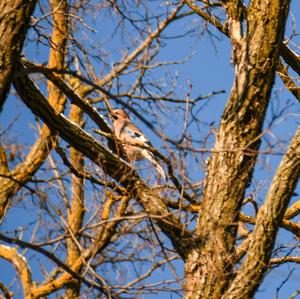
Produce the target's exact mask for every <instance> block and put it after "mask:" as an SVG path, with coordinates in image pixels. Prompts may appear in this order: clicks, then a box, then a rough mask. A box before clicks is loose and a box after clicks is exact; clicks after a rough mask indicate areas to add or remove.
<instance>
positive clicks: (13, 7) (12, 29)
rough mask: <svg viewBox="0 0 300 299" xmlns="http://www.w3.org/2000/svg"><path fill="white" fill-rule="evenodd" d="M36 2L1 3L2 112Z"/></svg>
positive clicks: (32, 0) (26, 0)
mask: <svg viewBox="0 0 300 299" xmlns="http://www.w3.org/2000/svg"><path fill="white" fill-rule="evenodd" d="M36 2H37V1H36V0H6V1H5V0H2V1H1V2H0V45H1V47H0V112H1V110H2V107H3V104H4V102H5V100H6V96H7V94H8V91H9V88H10V82H11V79H12V74H13V71H14V67H15V65H16V62H17V61H18V60H19V57H20V53H21V51H22V47H23V42H24V39H25V36H26V32H27V30H28V27H29V22H30V17H31V15H32V12H33V10H34V7H35V4H36Z"/></svg>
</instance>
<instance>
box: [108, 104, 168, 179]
mask: <svg viewBox="0 0 300 299" xmlns="http://www.w3.org/2000/svg"><path fill="white" fill-rule="evenodd" d="M111 117H112V119H113V129H114V132H115V135H116V137H117V138H118V139H120V140H121V141H122V143H123V144H122V145H123V148H124V151H125V153H126V155H127V157H128V159H129V161H130V163H131V164H133V163H134V161H137V160H142V159H147V160H149V161H150V162H151V163H152V164H153V166H154V167H155V169H156V170H157V172H158V173H159V174H160V175H161V176H162V177H163V178H164V179H165V180H166V178H167V176H166V173H165V171H164V169H163V168H162V166H161V165H160V164H159V160H158V159H157V158H156V157H155V156H154V155H153V153H152V152H151V151H149V150H148V149H147V147H153V146H152V144H151V142H150V140H149V139H148V138H147V137H146V136H145V135H144V134H143V132H142V131H141V130H140V129H139V128H138V127H136V126H135V125H134V124H133V123H132V122H131V120H130V118H129V115H128V114H127V112H126V111H125V110H123V109H114V110H113V111H112V112H111ZM130 144H134V145H137V146H134V145H130ZM138 145H141V147H139V146H138Z"/></svg>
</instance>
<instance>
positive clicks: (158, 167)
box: [143, 150, 167, 181]
mask: <svg viewBox="0 0 300 299" xmlns="http://www.w3.org/2000/svg"><path fill="white" fill-rule="evenodd" d="M143 156H144V157H145V158H146V159H147V160H149V161H150V162H151V163H152V164H153V166H154V167H155V169H156V171H157V172H158V173H159V174H160V175H161V177H162V178H163V179H164V180H165V181H167V174H166V172H165V170H164V169H163V167H162V166H161V165H160V163H159V160H158V159H157V158H156V157H155V156H154V155H153V154H152V153H151V152H149V151H147V150H143Z"/></svg>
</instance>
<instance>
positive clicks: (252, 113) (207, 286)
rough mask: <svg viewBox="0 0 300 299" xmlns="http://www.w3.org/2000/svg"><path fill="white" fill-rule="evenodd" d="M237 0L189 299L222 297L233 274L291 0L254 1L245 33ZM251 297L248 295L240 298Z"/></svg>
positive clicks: (189, 267) (189, 271) (189, 268)
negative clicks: (230, 70)
mask: <svg viewBox="0 0 300 299" xmlns="http://www.w3.org/2000/svg"><path fill="white" fill-rule="evenodd" d="M235 2H236V1H227V2H226V8H227V14H228V18H229V33H230V37H231V40H232V48H233V50H232V59H233V62H234V63H235V64H236V78H235V81H234V84H233V87H232V91H231V95H230V98H229V100H228V103H227V106H226V108H225V111H224V113H223V116H222V119H221V124H220V127H219V129H218V133H217V136H216V139H217V140H216V143H215V147H214V151H215V152H214V154H213V155H212V157H211V161H210V163H209V166H208V174H207V178H206V182H205V191H204V199H203V202H202V207H203V208H202V209H201V211H200V216H199V221H198V226H197V232H198V234H199V236H200V240H201V243H200V246H199V248H193V249H192V250H191V251H190V255H189V257H188V260H187V263H186V298H216V299H219V298H221V297H222V296H223V294H224V292H225V290H226V289H227V288H228V286H229V285H230V281H231V280H232V279H233V277H234V275H235V274H234V273H233V266H234V265H235V256H234V245H235V237H236V231H237V223H238V215H239V211H240V208H241V204H242V201H243V198H244V194H245V190H246V188H247V185H248V183H249V182H250V180H251V177H252V172H253V169H254V165H255V161H256V157H257V150H258V149H259V145H260V137H261V132H262V126H263V121H264V118H265V112H266V109H267V106H268V103H269V98H270V94H271V90H272V86H273V82H274V77H275V67H276V63H277V61H278V56H279V48H280V43H281V41H282V39H283V33H284V27H285V20H286V16H287V13H288V7H289V1H287V0H276V1H272V5H270V3H269V1H256V0H254V1H251V4H250V6H249V9H248V12H247V32H246V34H245V36H244V37H243V34H242V26H241V18H242V13H241V10H240V7H239V6H238V5H237V3H235ZM236 298H248V297H236Z"/></svg>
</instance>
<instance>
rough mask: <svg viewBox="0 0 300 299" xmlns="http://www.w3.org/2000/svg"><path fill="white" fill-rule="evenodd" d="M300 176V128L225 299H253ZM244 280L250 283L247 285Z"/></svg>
mask: <svg viewBox="0 0 300 299" xmlns="http://www.w3.org/2000/svg"><path fill="white" fill-rule="evenodd" d="M299 176H300V127H298V130H297V132H296V134H295V136H294V139H293V141H292V142H291V144H290V146H289V148H288V150H287V152H286V154H285V156H284V158H283V159H282V161H281V163H280V165H279V167H278V169H277V171H276V174H275V176H274V178H273V181H272V183H271V187H270V189H269V192H268V194H267V196H266V201H265V204H264V205H263V206H262V207H261V209H260V210H259V213H258V215H257V219H256V223H255V230H254V232H253V236H252V240H251V243H250V245H249V248H248V254H247V256H246V258H245V261H244V262H243V264H242V267H241V268H240V269H239V271H238V272H237V275H236V277H235V278H234V280H233V281H232V283H231V285H230V288H229V289H228V290H227V292H226V293H225V295H224V296H223V298H226V299H235V298H252V297H253V295H254V294H255V291H256V290H257V288H258V287H259V285H260V282H261V280H262V279H263V276H264V274H265V273H266V271H267V269H268V266H269V262H270V258H271V253H272V249H273V246H274V243H275V240H276V234H277V232H278V228H279V225H280V224H281V222H282V220H283V216H284V213H285V211H286V208H287V206H288V203H289V201H290V199H291V197H292V194H293V191H294V190H295V187H296V185H297V182H298V179H299ZM245 281H247V283H246V284H245Z"/></svg>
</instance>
